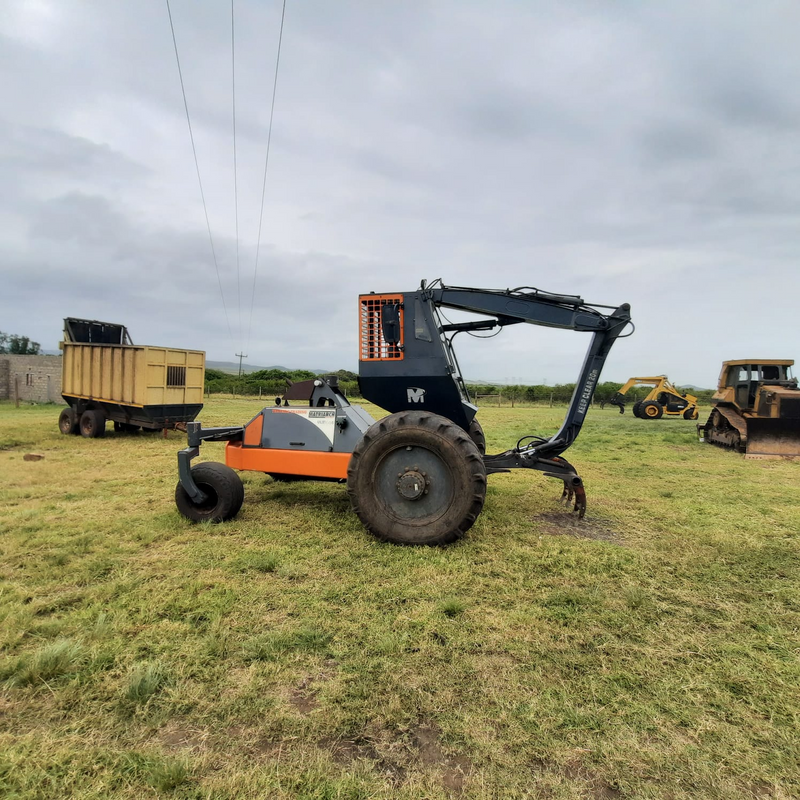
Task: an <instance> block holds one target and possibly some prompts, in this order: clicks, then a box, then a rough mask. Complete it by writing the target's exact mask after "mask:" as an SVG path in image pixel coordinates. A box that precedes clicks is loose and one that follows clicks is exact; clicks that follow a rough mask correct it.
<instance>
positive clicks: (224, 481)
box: [175, 461, 244, 522]
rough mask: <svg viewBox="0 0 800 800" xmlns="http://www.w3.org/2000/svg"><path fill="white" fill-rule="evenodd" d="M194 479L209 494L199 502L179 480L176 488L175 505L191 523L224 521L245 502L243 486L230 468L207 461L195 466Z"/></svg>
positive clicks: (233, 515) (234, 514)
mask: <svg viewBox="0 0 800 800" xmlns="http://www.w3.org/2000/svg"><path fill="white" fill-rule="evenodd" d="M192 478H193V479H194V482H195V483H196V484H197V485H198V487H199V488H200V489H202V490H203V492H204V493H205V494H206V499H205V500H204V501H203V502H202V503H196V502H195V501H194V500H192V498H191V497H189V494H188V493H187V491H186V489H184V488H183V486H181V484H180V483H179V484H178V485H177V487H176V488H175V505H176V506H178V511H180V512H181V514H182V515H183V516H184V517H186V519H188V520H191V521H192V522H225V520H228V519H233V517H235V516H236V515H237V514H238V513H239V509H240V508H241V507H242V503H243V502H244V485H243V484H242V479H241V478H240V477H239V475H238V474H237V473H236V472H234V470H232V469H231V468H230V467H228V466H226V465H225V464H219V463H217V462H216V461H207V462H204V463H202V464H197V466H194V467H192Z"/></svg>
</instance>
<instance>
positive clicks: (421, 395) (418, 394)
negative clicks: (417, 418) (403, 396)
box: [406, 386, 425, 403]
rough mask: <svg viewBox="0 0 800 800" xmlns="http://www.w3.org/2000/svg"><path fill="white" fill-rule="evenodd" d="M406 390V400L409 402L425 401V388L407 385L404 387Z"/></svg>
mask: <svg viewBox="0 0 800 800" xmlns="http://www.w3.org/2000/svg"><path fill="white" fill-rule="evenodd" d="M406 391H407V392H408V402H409V403H424V402H425V390H424V389H418V388H417V387H416V386H409V387H408V389H406Z"/></svg>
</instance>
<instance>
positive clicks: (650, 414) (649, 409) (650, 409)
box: [644, 406, 658, 417]
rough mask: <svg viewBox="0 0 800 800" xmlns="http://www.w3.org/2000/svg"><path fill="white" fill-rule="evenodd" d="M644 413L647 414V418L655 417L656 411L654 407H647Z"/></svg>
mask: <svg viewBox="0 0 800 800" xmlns="http://www.w3.org/2000/svg"><path fill="white" fill-rule="evenodd" d="M644 413H645V414H647V416H648V417H657V416H658V409H657V408H656V407H655V406H647V408H646V409H645V410H644Z"/></svg>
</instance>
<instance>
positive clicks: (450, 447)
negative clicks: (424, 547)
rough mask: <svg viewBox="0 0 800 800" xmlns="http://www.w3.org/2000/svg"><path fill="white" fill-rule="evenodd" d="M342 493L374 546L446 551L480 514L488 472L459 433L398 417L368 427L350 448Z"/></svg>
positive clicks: (412, 416)
mask: <svg viewBox="0 0 800 800" xmlns="http://www.w3.org/2000/svg"><path fill="white" fill-rule="evenodd" d="M347 492H348V494H349V495H350V501H351V503H352V505H353V510H354V511H355V512H356V514H357V515H358V518H359V519H360V520H361V522H362V523H363V524H364V527H366V529H367V530H368V531H370V533H372V534H374V535H375V536H377V537H378V538H379V539H383V540H384V541H388V542H395V543H397V544H429V545H434V544H447V543H448V542H453V541H455V540H456V539H460V538H461V537H462V536H463V535H464V534H465V533H466V532H467V531H468V530H469V529H470V528H471V527H472V525H473V523H474V522H475V519H476V518H477V516H478V514H480V512H481V509H482V508H483V502H484V499H485V498H486V468H485V466H484V464H483V459H482V458H481V454H480V453H479V452H478V448H477V446H476V445H475V443H474V442H473V441H472V439H470V438H469V436H468V435H467V434H466V433H465V431H464V430H463V429H462V428H461V427H459V426H458V425H456V424H455V423H453V422H451V421H450V420H449V419H446V418H445V417H440V416H439V415H438V414H429V413H426V412H420V411H401V412H399V413H397V414H391V415H390V416H388V417H386V418H384V419H382V420H380V421H378V422H376V423H375V424H374V425H372V426H371V427H370V428H369V429H368V430H367V431H366V433H365V434H364V435H363V437H362V438H361V440H360V441H359V443H358V444H357V445H356V447H355V450H354V451H353V456H352V458H351V459H350V466H349V467H348V470H347Z"/></svg>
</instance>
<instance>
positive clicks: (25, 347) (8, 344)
mask: <svg viewBox="0 0 800 800" xmlns="http://www.w3.org/2000/svg"><path fill="white" fill-rule="evenodd" d="M41 350H42V348H41V345H40V344H39V342H32V341H31V340H30V339H29V338H28V337H27V336H17V334H16V333H4V332H3V331H0V353H8V354H10V355H15V356H38V355H39V353H40V352H41Z"/></svg>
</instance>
